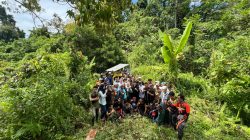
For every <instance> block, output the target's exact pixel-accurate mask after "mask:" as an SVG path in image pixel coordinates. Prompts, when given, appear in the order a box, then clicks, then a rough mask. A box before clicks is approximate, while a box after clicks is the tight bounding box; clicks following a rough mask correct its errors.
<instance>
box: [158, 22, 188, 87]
mask: <svg viewBox="0 0 250 140" xmlns="http://www.w3.org/2000/svg"><path fill="white" fill-rule="evenodd" d="M191 29H192V23H191V22H189V23H188V24H187V26H186V28H185V31H184V32H183V35H182V37H181V40H180V42H179V44H178V45H176V46H174V43H173V41H172V39H171V36H170V35H169V34H165V33H163V32H162V31H160V30H159V37H160V39H161V40H162V42H163V46H162V47H161V53H162V57H163V59H164V62H165V63H166V64H168V66H169V72H170V74H171V80H172V81H173V82H175V80H176V78H177V76H178V61H177V55H178V54H179V53H181V52H182V51H183V48H184V47H185V45H186V43H187V41H188V38H189V35H190V32H191Z"/></svg>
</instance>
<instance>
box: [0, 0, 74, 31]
mask: <svg viewBox="0 0 250 140" xmlns="http://www.w3.org/2000/svg"><path fill="white" fill-rule="evenodd" d="M2 1H4V0H0V3H1V2H2ZM7 2H8V3H9V5H8V6H9V7H10V8H11V9H15V8H18V3H16V2H15V1H14V0H7ZM39 3H40V5H41V7H42V11H41V12H40V13H38V15H39V16H40V17H42V18H43V19H46V20H50V19H52V18H53V14H54V13H56V14H57V15H58V16H59V17H61V18H62V20H63V22H64V23H65V22H67V21H69V20H70V19H69V17H68V16H67V14H66V12H67V10H69V9H71V8H70V6H69V5H67V4H65V3H60V4H58V3H56V2H53V1H52V0H40V2H39ZM7 13H8V14H11V15H13V16H14V19H15V21H16V26H17V27H19V28H20V29H21V30H24V32H25V33H26V36H28V35H29V30H32V29H33V27H35V25H34V22H33V18H32V15H31V14H29V13H23V12H20V13H14V12H12V11H8V10H7ZM35 23H36V25H37V27H39V26H41V25H42V24H41V23H40V21H39V20H38V19H37V20H36V22H35Z"/></svg>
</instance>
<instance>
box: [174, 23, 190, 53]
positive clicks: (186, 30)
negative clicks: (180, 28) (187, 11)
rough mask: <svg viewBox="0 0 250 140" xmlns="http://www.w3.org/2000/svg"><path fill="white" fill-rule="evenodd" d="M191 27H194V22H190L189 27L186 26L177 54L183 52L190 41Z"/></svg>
mask: <svg viewBox="0 0 250 140" xmlns="http://www.w3.org/2000/svg"><path fill="white" fill-rule="evenodd" d="M191 29H192V23H191V22H189V23H188V24H187V27H186V29H185V31H184V32H183V35H182V37H181V40H180V44H179V46H178V48H177V50H176V52H175V56H176V55H177V54H178V53H180V52H182V50H183V48H184V47H185V45H186V43H187V41H188V37H189V35H190V32H191Z"/></svg>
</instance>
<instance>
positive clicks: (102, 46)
mask: <svg viewBox="0 0 250 140" xmlns="http://www.w3.org/2000/svg"><path fill="white" fill-rule="evenodd" d="M74 26H75V25H73V27H69V28H73V29H66V30H69V32H68V33H66V34H67V40H68V42H69V45H70V47H71V48H72V50H73V51H81V52H82V54H83V55H85V56H87V57H88V58H89V60H92V59H94V58H95V59H94V62H95V66H94V67H93V71H95V72H103V71H105V70H106V69H108V68H110V67H112V66H114V65H116V64H118V63H123V62H125V61H126V60H125V57H124V54H123V52H122V49H121V48H120V46H119V43H118V42H117V40H116V39H115V37H114V36H113V35H112V34H106V35H105V36H103V34H100V33H99V32H97V31H95V28H94V26H93V25H88V26H84V27H77V26H76V27H74Z"/></svg>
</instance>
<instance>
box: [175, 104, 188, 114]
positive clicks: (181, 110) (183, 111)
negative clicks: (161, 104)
mask: <svg viewBox="0 0 250 140" xmlns="http://www.w3.org/2000/svg"><path fill="white" fill-rule="evenodd" d="M174 106H175V107H177V108H178V110H179V113H180V114H182V115H187V114H189V113H190V106H189V104H188V103H186V102H183V103H176V104H174Z"/></svg>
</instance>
